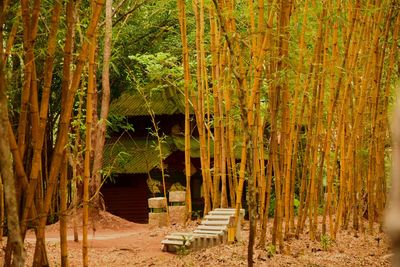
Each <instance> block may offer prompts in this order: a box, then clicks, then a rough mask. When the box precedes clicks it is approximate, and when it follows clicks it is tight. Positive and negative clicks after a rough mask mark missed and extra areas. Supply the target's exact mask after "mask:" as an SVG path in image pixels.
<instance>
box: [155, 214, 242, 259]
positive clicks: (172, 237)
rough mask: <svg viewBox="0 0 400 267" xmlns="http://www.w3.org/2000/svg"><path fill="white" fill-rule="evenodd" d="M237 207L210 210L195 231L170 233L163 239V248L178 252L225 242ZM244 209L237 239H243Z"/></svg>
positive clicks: (238, 226)
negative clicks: (241, 229) (242, 222)
mask: <svg viewBox="0 0 400 267" xmlns="http://www.w3.org/2000/svg"><path fill="white" fill-rule="evenodd" d="M234 216H235V209H222V208H218V209H215V210H212V211H210V212H209V214H208V215H206V216H205V217H204V219H203V220H202V222H201V224H200V225H199V226H198V227H197V229H195V230H194V231H193V232H190V233H187V232H182V233H170V234H168V235H167V236H166V237H165V238H164V240H162V241H161V244H162V250H163V251H168V252H176V251H178V250H179V249H182V247H184V249H189V250H198V249H203V248H208V247H213V246H217V245H219V244H225V243H226V242H227V240H228V227H229V225H232V222H233V221H234ZM243 217H244V209H241V210H240V217H239V223H238V225H237V230H236V236H235V237H236V240H239V241H240V240H241V233H240V224H241V221H242V220H243Z"/></svg>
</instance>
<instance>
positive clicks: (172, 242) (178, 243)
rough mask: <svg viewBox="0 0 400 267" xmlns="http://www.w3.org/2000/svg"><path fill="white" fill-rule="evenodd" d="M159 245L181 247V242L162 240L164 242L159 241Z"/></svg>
mask: <svg viewBox="0 0 400 267" xmlns="http://www.w3.org/2000/svg"><path fill="white" fill-rule="evenodd" d="M161 244H164V245H176V246H183V240H169V239H164V240H162V241H161Z"/></svg>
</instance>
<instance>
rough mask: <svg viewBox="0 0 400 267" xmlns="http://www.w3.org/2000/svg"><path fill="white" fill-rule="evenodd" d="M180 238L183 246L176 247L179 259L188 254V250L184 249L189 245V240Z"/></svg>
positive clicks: (184, 237)
mask: <svg viewBox="0 0 400 267" xmlns="http://www.w3.org/2000/svg"><path fill="white" fill-rule="evenodd" d="M182 238H183V245H182V246H177V247H176V254H178V255H179V256H180V257H183V256H186V255H189V253H190V249H188V248H187V247H186V245H187V244H188V243H189V240H188V239H187V237H186V236H182Z"/></svg>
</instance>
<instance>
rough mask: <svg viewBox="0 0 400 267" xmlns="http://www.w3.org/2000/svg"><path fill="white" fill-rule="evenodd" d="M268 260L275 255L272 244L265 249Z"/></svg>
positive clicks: (274, 248)
mask: <svg viewBox="0 0 400 267" xmlns="http://www.w3.org/2000/svg"><path fill="white" fill-rule="evenodd" d="M266 251H267V256H268V258H272V257H273V256H275V254H276V247H275V246H274V245H273V244H270V245H268V247H267V248H266Z"/></svg>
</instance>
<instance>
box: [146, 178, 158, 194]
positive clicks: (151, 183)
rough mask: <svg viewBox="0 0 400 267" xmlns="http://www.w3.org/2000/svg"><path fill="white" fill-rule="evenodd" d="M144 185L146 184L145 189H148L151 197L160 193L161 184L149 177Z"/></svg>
mask: <svg viewBox="0 0 400 267" xmlns="http://www.w3.org/2000/svg"><path fill="white" fill-rule="evenodd" d="M146 183H147V187H148V188H149V190H150V192H151V193H152V194H153V197H154V196H155V195H156V194H159V193H161V191H160V186H161V182H160V181H158V180H154V179H152V178H151V177H150V176H149V178H147V181H146Z"/></svg>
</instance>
